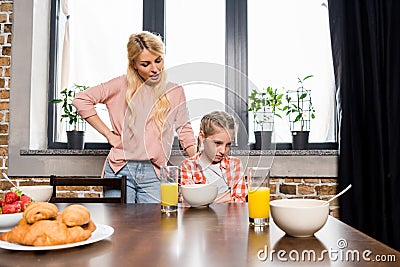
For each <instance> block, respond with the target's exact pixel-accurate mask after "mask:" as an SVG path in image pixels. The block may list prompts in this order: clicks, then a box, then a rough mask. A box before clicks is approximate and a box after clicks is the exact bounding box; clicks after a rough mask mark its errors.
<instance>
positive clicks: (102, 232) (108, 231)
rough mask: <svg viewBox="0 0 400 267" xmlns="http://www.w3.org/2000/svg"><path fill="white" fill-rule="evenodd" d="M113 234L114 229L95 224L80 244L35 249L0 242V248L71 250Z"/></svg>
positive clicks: (37, 248)
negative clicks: (89, 235)
mask: <svg viewBox="0 0 400 267" xmlns="http://www.w3.org/2000/svg"><path fill="white" fill-rule="evenodd" d="M113 233H114V228H112V227H111V226H108V225H105V224H96V230H95V231H94V232H93V233H92V236H91V237H90V238H89V239H87V240H85V241H81V242H76V243H71V244H64V245H57V246H42V247H35V246H23V245H19V244H14V243H9V242H5V241H1V240H0V248H4V249H9V250H25V251H28V250H55V249H64V248H72V247H78V246H83V245H87V244H91V243H94V242H97V241H100V240H103V239H105V238H107V237H109V236H111V235H112V234H113Z"/></svg>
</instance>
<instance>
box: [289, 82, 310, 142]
mask: <svg viewBox="0 0 400 267" xmlns="http://www.w3.org/2000/svg"><path fill="white" fill-rule="evenodd" d="M311 77H313V75H308V76H306V77H304V78H302V79H301V78H297V82H298V85H299V87H298V88H297V90H294V91H290V90H288V91H287V92H286V101H287V105H286V106H284V107H283V109H282V110H283V111H286V115H287V116H288V117H289V123H290V130H291V132H292V148H293V149H307V147H308V137H309V133H310V121H311V119H314V118H315V109H314V107H313V105H312V101H311V90H309V89H306V88H305V87H304V81H305V80H307V79H309V78H311Z"/></svg>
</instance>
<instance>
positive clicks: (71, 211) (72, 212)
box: [61, 204, 90, 226]
mask: <svg viewBox="0 0 400 267" xmlns="http://www.w3.org/2000/svg"><path fill="white" fill-rule="evenodd" d="M61 218H62V221H63V223H65V224H66V225H67V226H77V225H84V224H87V223H89V221H90V212H89V210H88V209H87V208H86V207H84V206H82V205H78V204H73V205H70V206H68V207H66V208H65V209H64V211H63V212H62V214H61Z"/></svg>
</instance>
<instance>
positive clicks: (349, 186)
mask: <svg viewBox="0 0 400 267" xmlns="http://www.w3.org/2000/svg"><path fill="white" fill-rule="evenodd" d="M350 188H351V184H349V185H348V186H347V187H346V188H345V189H343V190H342V191H341V192H340V193H339V194H337V195H335V196H333V197H331V198H330V199H329V200H327V201H326V202H325V203H324V204H322V205H327V204H329V203H330V202H331V201H332V200H334V199H336V198H338V197H340V196H341V195H343V194H344V193H346V191H347V190H349V189H350Z"/></svg>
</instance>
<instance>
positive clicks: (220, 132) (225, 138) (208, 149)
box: [181, 111, 247, 203]
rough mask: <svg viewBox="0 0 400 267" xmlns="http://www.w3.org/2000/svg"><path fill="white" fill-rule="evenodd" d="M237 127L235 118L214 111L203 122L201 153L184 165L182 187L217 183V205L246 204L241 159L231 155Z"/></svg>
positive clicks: (186, 160)
mask: <svg viewBox="0 0 400 267" xmlns="http://www.w3.org/2000/svg"><path fill="white" fill-rule="evenodd" d="M236 131H237V126H236V123H235V119H234V117H233V116H232V115H229V114H228V113H226V112H224V111H214V112H211V113H209V114H206V115H204V116H203V118H202V119H201V122H200V133H199V137H198V139H199V152H198V153H197V154H196V155H194V156H193V157H190V158H187V159H185V160H184V161H183V162H182V173H181V178H182V184H193V183H196V184H206V183H213V184H216V185H217V186H218V197H217V199H216V200H215V202H220V203H222V202H228V203H229V202H246V195H247V189H246V184H245V180H244V177H243V167H242V164H241V161H240V159H239V158H235V157H231V156H229V155H228V153H229V150H230V149H231V144H232V140H233V139H234V137H235V136H236Z"/></svg>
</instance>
